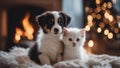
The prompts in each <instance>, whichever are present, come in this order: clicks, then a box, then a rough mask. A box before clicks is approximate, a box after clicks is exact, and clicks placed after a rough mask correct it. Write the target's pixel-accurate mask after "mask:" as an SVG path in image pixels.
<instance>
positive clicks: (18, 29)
mask: <svg viewBox="0 0 120 68" xmlns="http://www.w3.org/2000/svg"><path fill="white" fill-rule="evenodd" d="M22 35H23V31H22V30H21V29H20V28H18V27H17V28H16V33H15V42H16V43H18V42H19V41H20V39H21V36H22Z"/></svg>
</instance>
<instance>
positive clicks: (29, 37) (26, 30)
mask: <svg viewBox="0 0 120 68" xmlns="http://www.w3.org/2000/svg"><path fill="white" fill-rule="evenodd" d="M45 11H46V9H44V8H41V7H35V6H28V5H22V6H21V5H19V6H12V7H10V8H8V9H7V10H6V14H7V15H6V16H7V41H6V45H5V50H8V49H10V48H12V47H13V46H23V47H28V45H29V46H30V45H32V44H34V40H35V38H36V37H35V36H36V34H37V31H38V29H39V26H38V24H37V22H36V21H35V17H36V16H37V15H39V14H41V13H43V12H45Z"/></svg>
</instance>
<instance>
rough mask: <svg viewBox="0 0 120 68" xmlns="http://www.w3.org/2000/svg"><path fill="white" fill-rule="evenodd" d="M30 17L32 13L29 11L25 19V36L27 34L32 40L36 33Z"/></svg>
mask: <svg viewBox="0 0 120 68" xmlns="http://www.w3.org/2000/svg"><path fill="white" fill-rule="evenodd" d="M29 17H30V14H29V13H27V14H26V15H25V18H24V19H23V22H22V24H23V27H24V29H25V36H27V38H28V39H29V40H32V39H33V33H34V29H33V27H32V26H31V24H30V22H29Z"/></svg>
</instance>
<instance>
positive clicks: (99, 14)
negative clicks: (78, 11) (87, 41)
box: [85, 0, 120, 39]
mask: <svg viewBox="0 0 120 68" xmlns="http://www.w3.org/2000/svg"><path fill="white" fill-rule="evenodd" d="M94 1H95V2H94V3H95V6H96V7H93V8H91V9H92V10H91V11H92V12H90V10H89V12H88V14H89V15H88V16H87V25H86V27H85V28H86V30H87V31H90V28H91V27H95V30H97V32H98V33H104V35H106V36H107V37H108V39H112V38H113V36H114V35H113V32H114V34H116V35H115V38H118V37H117V35H118V33H119V29H120V21H119V22H118V23H116V22H117V21H118V20H117V19H116V18H115V15H113V14H114V13H113V12H112V11H111V10H113V8H112V7H113V3H112V2H111V1H108V2H106V1H103V0H94ZM115 1H116V0H115ZM91 6H92V4H91ZM88 7H89V6H88ZM116 24H117V25H118V26H116ZM96 26H97V27H96ZM109 27H111V28H109ZM96 28H97V29H96ZM104 28H106V29H105V30H104ZM102 31H103V32H102ZM110 31H111V32H110ZM100 35H101V36H103V35H102V34H100Z"/></svg>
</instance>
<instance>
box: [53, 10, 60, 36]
mask: <svg viewBox="0 0 120 68" xmlns="http://www.w3.org/2000/svg"><path fill="white" fill-rule="evenodd" d="M52 14H53V16H54V19H55V25H54V26H53V27H52V30H51V33H54V29H55V28H57V29H58V30H59V32H58V34H60V33H62V27H61V26H60V25H59V24H58V18H59V17H60V15H59V13H58V12H57V11H53V12H52Z"/></svg>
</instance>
